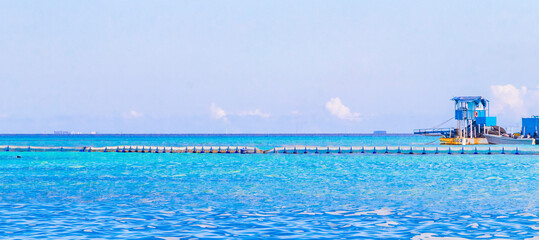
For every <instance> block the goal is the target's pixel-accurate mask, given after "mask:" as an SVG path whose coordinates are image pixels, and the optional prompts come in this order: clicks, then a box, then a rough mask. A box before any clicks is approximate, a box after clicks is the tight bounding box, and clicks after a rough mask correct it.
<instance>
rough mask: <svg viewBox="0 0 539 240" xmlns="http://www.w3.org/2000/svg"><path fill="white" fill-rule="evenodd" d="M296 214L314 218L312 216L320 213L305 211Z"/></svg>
mask: <svg viewBox="0 0 539 240" xmlns="http://www.w3.org/2000/svg"><path fill="white" fill-rule="evenodd" d="M298 214H302V215H310V216H314V215H321V214H322V213H315V212H307V211H303V212H300V213H298Z"/></svg>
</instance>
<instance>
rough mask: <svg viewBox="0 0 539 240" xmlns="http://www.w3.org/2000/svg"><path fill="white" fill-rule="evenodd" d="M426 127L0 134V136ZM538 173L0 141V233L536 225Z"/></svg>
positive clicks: (512, 164) (390, 233)
mask: <svg viewBox="0 0 539 240" xmlns="http://www.w3.org/2000/svg"><path fill="white" fill-rule="evenodd" d="M433 140H436V139H435V138H429V137H372V136H369V137H350V136H344V137H297V136H296V137H286V136H282V137H179V136H152V137H150V136H125V137H122V136H62V137H58V136H48V137H47V136H2V137H0V145H4V144H10V145H41V146H84V145H86V146H99V144H102V145H101V146H105V145H120V144H133V145H134V144H140V145H167V146H183V145H217V144H222V145H250V146H258V147H261V148H264V147H267V148H270V147H274V146H282V145H294V144H302V145H319V146H323V145H333V146H337V145H347V146H351V145H354V146H359V145H396V144H395V143H396V142H397V143H399V144H401V145H414V144H425V143H429V142H432V141H433ZM17 155H20V156H21V158H17V157H16V156H17ZM538 177H539V157H538V156H522V155H521V156H519V155H378V154H342V155H340V154H321V155H316V154H300V155H284V154H266V155H264V154H252V155H239V154H238V155H236V154H155V153H146V154H142V153H87V152H84V153H83V152H41V153H39V152H0V179H1V181H0V238H2V239H32V238H33V239H43V238H49V239H73V238H105V239H126V238H129V239H177V238H182V239H183V238H199V239H205V238H251V239H256V238H301V239H304V238H328V239H335V238H365V239H372V238H395V239H409V238H414V237H415V239H429V238H430V239H435V237H458V238H465V239H475V238H480V237H481V238H486V239H489V238H490V239H492V238H498V239H500V238H501V239H503V238H505V239H526V238H533V237H534V236H535V237H536V238H537V236H539V218H538V217H537V215H538V214H539V208H538V206H537V203H538V200H537V199H539V189H538V185H539V181H538V180H537V178H538Z"/></svg>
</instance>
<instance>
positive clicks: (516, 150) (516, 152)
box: [515, 147, 520, 155]
mask: <svg viewBox="0 0 539 240" xmlns="http://www.w3.org/2000/svg"><path fill="white" fill-rule="evenodd" d="M515 154H516V155H518V154H520V153H519V152H518V147H517V148H516V149H515Z"/></svg>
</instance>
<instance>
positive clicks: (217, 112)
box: [210, 103, 228, 121]
mask: <svg viewBox="0 0 539 240" xmlns="http://www.w3.org/2000/svg"><path fill="white" fill-rule="evenodd" d="M210 112H211V117H212V118H213V119H223V120H225V121H227V120H228V119H227V117H226V115H227V114H226V112H225V110H223V109H222V108H220V107H217V105H215V103H212V104H211V106H210Z"/></svg>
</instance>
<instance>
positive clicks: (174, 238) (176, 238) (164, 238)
mask: <svg viewBox="0 0 539 240" xmlns="http://www.w3.org/2000/svg"><path fill="white" fill-rule="evenodd" d="M156 238H160V239H163V240H180V238H179V237H156Z"/></svg>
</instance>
